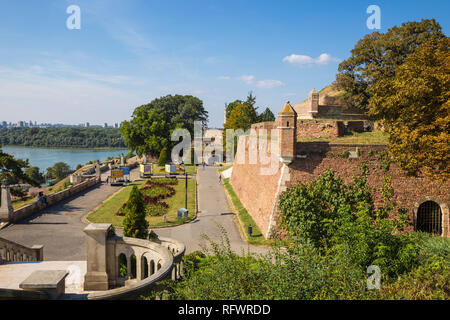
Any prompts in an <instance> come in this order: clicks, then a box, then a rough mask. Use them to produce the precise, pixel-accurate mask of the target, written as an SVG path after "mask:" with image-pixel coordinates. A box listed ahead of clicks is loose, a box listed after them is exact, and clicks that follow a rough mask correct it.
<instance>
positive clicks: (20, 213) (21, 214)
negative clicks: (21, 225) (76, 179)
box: [10, 178, 100, 223]
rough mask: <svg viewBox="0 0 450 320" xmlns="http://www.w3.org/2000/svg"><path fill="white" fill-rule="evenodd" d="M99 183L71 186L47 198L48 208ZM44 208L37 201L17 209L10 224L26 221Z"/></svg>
mask: <svg viewBox="0 0 450 320" xmlns="http://www.w3.org/2000/svg"><path fill="white" fill-rule="evenodd" d="M98 183H100V181H99V180H98V179H97V178H91V179H89V180H86V181H84V182H81V183H79V184H77V185H74V186H70V187H69V188H67V189H66V190H63V191H60V192H57V193H53V194H51V195H48V196H47V207H48V206H51V205H54V204H55V203H58V202H60V201H62V200H64V199H67V198H69V197H71V196H73V195H75V194H78V193H80V192H82V191H84V190H85V189H87V188H90V187H92V186H94V185H96V184H98ZM44 208H46V206H45V205H44V204H42V203H41V202H37V201H35V202H33V203H31V204H29V205H26V206H24V207H22V208H20V209H17V210H16V211H14V213H13V214H12V221H10V222H12V223H17V222H18V221H21V220H23V219H26V218H28V217H30V216H32V215H33V214H35V213H36V212H39V211H40V210H42V209H44Z"/></svg>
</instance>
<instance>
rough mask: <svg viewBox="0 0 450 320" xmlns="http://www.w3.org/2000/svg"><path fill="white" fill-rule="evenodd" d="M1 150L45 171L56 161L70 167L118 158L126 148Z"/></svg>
mask: <svg viewBox="0 0 450 320" xmlns="http://www.w3.org/2000/svg"><path fill="white" fill-rule="evenodd" d="M1 149H2V150H3V152H5V153H8V154H11V155H13V156H14V157H15V158H16V159H28V160H29V163H30V165H31V166H34V167H38V168H39V169H40V171H45V170H46V169H47V168H49V167H52V166H53V165H54V164H55V163H57V162H65V163H67V164H68V165H69V166H70V167H71V168H72V169H75V168H76V167H77V166H78V165H79V164H80V165H85V164H86V163H88V162H89V161H93V160H94V161H96V160H100V161H104V160H106V159H107V158H109V157H114V158H118V157H120V155H121V154H124V155H126V154H127V153H128V152H129V150H128V149H111V148H110V149H95V148H41V147H21V146H3V147H2V148H1Z"/></svg>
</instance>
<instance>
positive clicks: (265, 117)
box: [258, 108, 275, 122]
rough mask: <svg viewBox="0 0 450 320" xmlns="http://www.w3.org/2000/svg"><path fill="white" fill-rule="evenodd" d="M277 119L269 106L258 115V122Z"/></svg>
mask: <svg viewBox="0 0 450 320" xmlns="http://www.w3.org/2000/svg"><path fill="white" fill-rule="evenodd" d="M266 121H275V115H274V114H273V112H272V111H270V109H269V108H266V110H264V112H263V113H261V114H260V115H259V116H258V122H266Z"/></svg>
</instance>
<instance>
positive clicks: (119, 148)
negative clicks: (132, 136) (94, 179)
mask: <svg viewBox="0 0 450 320" xmlns="http://www.w3.org/2000/svg"><path fill="white" fill-rule="evenodd" d="M3 147H8V148H16V147H18V148H30V149H65V150H71V149H72V150H99V151H101V150H127V151H130V150H129V149H128V148H127V147H81V146H76V147H72V146H68V147H61V146H58V147H56V146H55V147H47V146H26V145H23V144H13V145H11V144H8V145H6V144H5V145H1V147H0V149H1V148H3Z"/></svg>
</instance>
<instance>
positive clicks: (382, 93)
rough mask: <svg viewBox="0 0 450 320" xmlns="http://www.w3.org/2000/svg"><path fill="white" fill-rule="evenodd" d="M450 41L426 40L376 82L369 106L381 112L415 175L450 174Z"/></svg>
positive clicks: (398, 156)
mask: <svg viewBox="0 0 450 320" xmlns="http://www.w3.org/2000/svg"><path fill="white" fill-rule="evenodd" d="M449 46H450V40H449V38H443V39H441V40H439V41H437V40H428V41H425V42H423V43H422V44H421V45H420V46H419V47H418V48H417V49H416V51H415V52H414V53H413V54H410V55H408V57H407V58H406V59H405V61H404V63H403V64H402V65H401V66H399V67H397V68H396V69H395V75H394V76H393V77H392V78H383V79H380V80H379V81H378V82H377V83H376V84H374V85H373V89H372V92H373V97H372V98H371V100H370V110H369V112H370V114H372V115H375V116H378V117H382V118H383V122H384V125H385V130H386V132H387V133H389V146H390V148H389V151H390V153H391V155H392V156H393V158H394V160H395V161H396V162H397V163H399V164H400V166H401V167H402V168H403V169H404V170H406V171H407V172H408V173H409V174H411V175H416V174H418V173H420V172H422V173H424V174H426V175H428V176H430V177H432V178H436V179H441V180H445V179H448V178H449V177H450V166H449V163H450V144H449V141H450V50H449Z"/></svg>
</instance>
